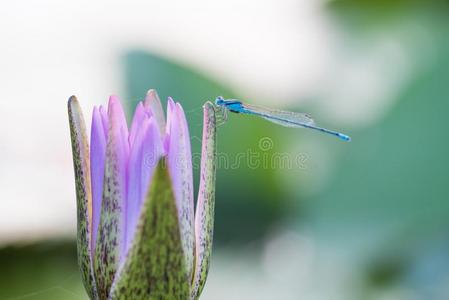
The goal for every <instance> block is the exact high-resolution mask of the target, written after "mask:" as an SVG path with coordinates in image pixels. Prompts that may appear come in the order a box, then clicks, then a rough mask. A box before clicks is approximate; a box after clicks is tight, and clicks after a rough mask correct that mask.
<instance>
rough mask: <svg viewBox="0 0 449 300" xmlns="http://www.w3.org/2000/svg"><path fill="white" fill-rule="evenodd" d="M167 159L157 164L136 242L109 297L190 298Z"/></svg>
mask: <svg viewBox="0 0 449 300" xmlns="http://www.w3.org/2000/svg"><path fill="white" fill-rule="evenodd" d="M171 185H172V183H171V179H170V176H169V174H168V170H167V168H166V163H165V159H161V160H160V161H159V163H158V166H157V168H156V169H155V173H154V175H153V179H152V182H151V186H150V189H149V193H148V195H147V197H146V199H145V201H144V203H143V207H142V213H141V215H140V220H139V223H138V227H137V229H136V233H135V236H134V240H133V244H132V246H131V248H130V250H129V252H128V253H127V255H126V257H125V261H124V264H123V266H122V267H121V268H120V270H119V273H118V274H117V277H116V279H115V281H114V284H113V286H112V290H111V295H110V299H111V300H116V299H121V300H129V299H133V300H140V299H142V300H149V299H173V300H184V299H186V300H187V299H189V291H190V278H187V277H186V274H187V273H186V266H185V261H184V253H183V248H182V243H181V236H180V229H179V222H178V213H177V209H176V202H175V198H174V194H173V190H172V186H171Z"/></svg>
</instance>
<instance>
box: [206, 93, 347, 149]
mask: <svg viewBox="0 0 449 300" xmlns="http://www.w3.org/2000/svg"><path fill="white" fill-rule="evenodd" d="M215 105H216V106H217V107H218V108H219V109H221V110H222V112H223V117H224V120H226V119H227V112H228V111H230V112H233V113H241V114H247V115H253V116H258V117H261V118H264V119H266V120H268V121H270V122H273V123H276V124H278V125H281V126H285V127H304V128H310V129H315V130H318V131H321V132H324V133H328V134H331V135H334V136H336V137H338V138H340V139H342V140H344V141H347V142H349V141H350V140H351V138H350V137H349V136H347V135H345V134H343V133H339V132H336V131H333V130H329V129H326V128H322V127H318V126H317V125H316V124H315V121H314V120H313V119H312V118H311V117H310V116H309V115H307V114H304V113H297V112H291V111H283V110H278V109H270V108H264V107H259V106H255V105H249V104H244V103H242V102H241V101H239V100H235V99H229V100H225V99H224V98H223V97H221V96H218V97H217V98H216V99H215Z"/></svg>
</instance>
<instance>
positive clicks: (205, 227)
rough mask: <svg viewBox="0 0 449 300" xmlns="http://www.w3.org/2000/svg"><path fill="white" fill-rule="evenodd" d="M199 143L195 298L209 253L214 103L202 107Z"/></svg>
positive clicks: (214, 127) (214, 140)
mask: <svg viewBox="0 0 449 300" xmlns="http://www.w3.org/2000/svg"><path fill="white" fill-rule="evenodd" d="M203 112H204V121H203V122H204V123H203V145H202V148H203V149H202V156H201V175H200V176H201V177H200V188H199V194H198V202H197V208H196V213H195V246H196V248H195V258H196V259H195V272H194V275H193V282H192V288H191V299H198V298H199V297H200V294H201V292H202V290H203V288H204V285H205V283H206V278H207V273H208V271H209V265H210V258H211V254H212V240H213V233H214V232H213V231H214V215H215V178H216V169H217V165H216V155H217V141H216V131H217V129H216V117H215V110H214V106H213V104H212V103H210V102H206V103H205V104H204V108H203Z"/></svg>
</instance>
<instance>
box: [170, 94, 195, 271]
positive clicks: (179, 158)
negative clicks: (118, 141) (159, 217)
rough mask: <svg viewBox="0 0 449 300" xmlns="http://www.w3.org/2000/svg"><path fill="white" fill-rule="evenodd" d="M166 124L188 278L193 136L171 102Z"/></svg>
mask: <svg viewBox="0 0 449 300" xmlns="http://www.w3.org/2000/svg"><path fill="white" fill-rule="evenodd" d="M168 111H169V112H170V114H168V117H167V124H168V125H169V126H170V127H169V128H167V129H168V130H169V142H168V150H169V151H168V169H169V174H170V176H171V179H172V182H173V192H174V194H175V199H176V206H177V208H178V217H179V224H180V232H181V238H182V245H183V249H184V255H185V259H186V266H187V272H188V276H189V278H190V276H191V275H192V270H193V255H194V253H193V251H194V230H193V228H194V225H193V219H194V212H193V206H194V203H193V175H192V155H191V150H190V136H189V129H188V127H187V121H186V119H185V115H184V111H183V109H182V107H181V106H180V105H179V104H176V105H174V103H173V102H172V101H170V99H169V107H168Z"/></svg>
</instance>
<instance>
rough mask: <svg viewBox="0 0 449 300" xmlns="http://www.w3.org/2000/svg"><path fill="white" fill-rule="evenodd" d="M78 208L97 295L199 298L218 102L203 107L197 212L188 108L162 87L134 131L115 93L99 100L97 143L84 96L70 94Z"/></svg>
mask: <svg viewBox="0 0 449 300" xmlns="http://www.w3.org/2000/svg"><path fill="white" fill-rule="evenodd" d="M68 110H69V123H70V133H71V140H72V150H73V164H74V169H75V186H76V197H77V210H78V228H77V230H78V233H77V247H78V263H79V267H80V270H81V276H82V280H83V283H84V286H85V288H86V291H87V293H88V295H89V297H90V299H92V300H106V299H127V300H138V299H198V298H199V296H200V294H201V291H202V289H203V287H204V284H205V281H206V277H207V272H208V269H209V262H210V255H211V247H212V232H213V220H214V217H213V215H214V203H215V199H214V197H215V196H214V194H215V168H216V166H215V157H216V146H215V131H216V120H215V111H214V107H213V104H212V103H210V102H207V103H206V104H205V105H204V107H203V112H204V123H203V124H204V126H203V145H202V157H201V177H200V186H199V192H198V200H197V208H196V212H195V214H194V199H193V179H192V158H191V149H190V136H189V132H188V127H187V122H186V119H185V115H184V112H183V109H182V107H181V105H180V104H179V103H175V102H174V101H173V100H172V99H171V98H169V99H168V105H167V121H165V117H164V114H163V110H162V106H161V103H160V100H159V97H158V96H157V93H156V92H155V91H154V90H150V91H149V92H148V94H147V96H146V98H145V100H144V101H143V102H140V103H139V104H138V106H137V108H136V110H135V113H134V117H133V120H132V123H131V127H130V129H128V126H127V123H126V119H125V115H124V113H123V109H122V107H121V104H120V101H119V100H118V98H117V97H115V96H111V97H110V99H109V105H108V107H107V109H106V108H105V107H103V106H100V107H99V108H97V107H95V108H94V110H93V115H92V128H91V136H90V145H89V143H88V141H87V134H86V127H85V124H84V119H83V115H82V112H81V109H80V106H79V104H78V101H77V99H76V97H74V96H72V97H71V98H70V99H69V102H68Z"/></svg>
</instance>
